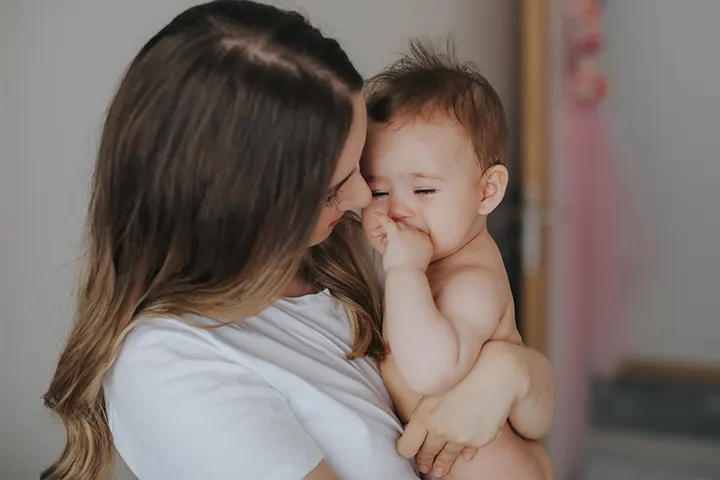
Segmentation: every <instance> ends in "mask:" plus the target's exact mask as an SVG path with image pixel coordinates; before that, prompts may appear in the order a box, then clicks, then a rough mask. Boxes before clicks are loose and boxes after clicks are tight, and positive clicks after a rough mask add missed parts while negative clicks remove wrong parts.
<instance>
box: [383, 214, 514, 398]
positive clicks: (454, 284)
mask: <svg viewBox="0 0 720 480" xmlns="http://www.w3.org/2000/svg"><path fill="white" fill-rule="evenodd" d="M378 220H379V221H380V224H381V226H382V229H383V231H384V232H385V233H384V236H385V237H384V240H383V244H384V245H385V251H384V252H383V267H384V269H385V322H384V323H385V325H384V331H385V334H386V337H387V338H386V340H387V341H388V343H389V344H390V348H391V350H392V353H393V357H394V359H395V362H396V364H397V368H398V371H399V373H400V375H401V376H402V377H403V379H404V380H405V382H406V383H407V385H408V387H410V388H411V389H412V390H414V391H416V392H418V393H420V394H422V395H432V394H436V393H439V392H442V391H444V390H446V389H447V388H449V387H451V386H453V385H455V384H456V383H457V382H458V381H459V380H460V379H461V378H463V377H464V376H465V374H466V373H467V372H468V371H469V370H470V368H471V367H472V365H473V364H474V363H475V360H476V359H477V357H478V354H479V352H480V349H481V347H482V345H483V344H484V343H485V342H486V341H487V340H489V339H490V338H491V336H492V334H493V332H495V330H496V328H497V326H498V323H499V321H500V318H501V317H502V314H503V313H504V312H505V310H506V308H507V305H508V304H509V303H508V302H510V301H511V298H510V297H509V295H508V294H507V293H503V289H502V288H500V286H501V284H500V282H499V281H498V279H496V278H495V277H494V276H493V275H492V274H491V272H489V271H487V270H485V269H482V268H476V267H467V268H465V269H463V270H460V271H458V272H456V273H455V274H454V275H453V277H452V278H449V279H447V280H446V281H445V282H444V285H443V286H442V288H441V289H440V290H439V291H438V292H436V295H435V297H433V292H432V290H431V288H430V285H429V282H428V278H427V274H426V270H427V267H428V265H429V263H430V259H431V256H432V242H431V241H430V238H429V237H428V236H427V235H426V234H424V233H423V232H420V231H418V230H415V229H412V228H409V227H407V226H405V225H403V224H402V223H398V224H396V223H395V222H393V221H392V220H390V219H389V218H388V217H386V216H384V215H383V216H380V217H378ZM436 299H437V300H438V302H437V304H436Z"/></svg>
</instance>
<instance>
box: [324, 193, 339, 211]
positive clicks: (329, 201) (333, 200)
mask: <svg viewBox="0 0 720 480" xmlns="http://www.w3.org/2000/svg"><path fill="white" fill-rule="evenodd" d="M338 203H340V192H339V191H338V192H335V193H333V194H331V195H328V197H327V198H326V199H325V205H326V206H328V207H331V206H332V207H334V206H337V204H338Z"/></svg>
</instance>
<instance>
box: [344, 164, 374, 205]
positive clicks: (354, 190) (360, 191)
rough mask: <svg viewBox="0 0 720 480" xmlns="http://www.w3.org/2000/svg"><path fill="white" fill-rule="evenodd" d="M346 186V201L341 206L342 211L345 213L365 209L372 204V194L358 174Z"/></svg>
mask: <svg viewBox="0 0 720 480" xmlns="http://www.w3.org/2000/svg"><path fill="white" fill-rule="evenodd" d="M348 184H349V185H346V186H347V187H348V188H347V190H346V191H347V196H346V200H345V201H344V202H343V204H342V205H341V208H342V210H343V211H346V212H347V211H350V210H355V209H357V208H360V209H362V208H367V206H368V205H370V202H372V193H371V192H370V187H368V184H367V183H365V180H364V179H363V178H362V176H360V174H359V172H358V173H356V174H355V175H353V176H352V178H350V180H348Z"/></svg>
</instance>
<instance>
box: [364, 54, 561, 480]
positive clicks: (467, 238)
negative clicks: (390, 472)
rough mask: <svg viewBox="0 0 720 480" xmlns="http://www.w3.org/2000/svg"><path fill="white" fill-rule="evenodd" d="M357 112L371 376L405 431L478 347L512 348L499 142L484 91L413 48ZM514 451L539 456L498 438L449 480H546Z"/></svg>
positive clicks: (444, 61)
mask: <svg viewBox="0 0 720 480" xmlns="http://www.w3.org/2000/svg"><path fill="white" fill-rule="evenodd" d="M367 100H368V116H369V120H370V125H369V127H368V141H367V146H366V150H365V152H364V154H363V159H362V162H361V171H362V174H363V176H364V177H365V179H366V181H367V182H368V185H369V186H370V189H371V191H372V196H373V200H372V204H371V205H370V206H369V207H368V208H367V209H365V210H364V211H363V227H364V229H365V232H366V235H367V236H368V238H369V241H370V243H371V245H372V246H373V248H375V249H376V250H377V251H378V252H380V253H381V254H382V259H383V267H384V270H385V309H386V311H385V320H384V327H383V329H384V331H383V335H384V337H385V340H386V341H387V342H388V344H389V346H390V350H391V353H390V355H388V357H387V359H386V360H385V361H384V362H383V364H382V365H381V372H382V375H383V378H384V380H385V382H386V384H387V386H388V389H389V391H390V394H391V396H392V398H393V401H394V403H395V405H396V407H397V413H398V416H399V417H400V419H401V421H402V422H403V423H407V422H408V421H409V419H410V416H411V414H412V412H413V410H414V409H415V407H416V406H417V404H418V402H419V401H420V399H421V397H422V396H423V395H433V394H437V393H441V392H443V391H445V390H447V389H449V388H450V387H452V386H454V385H455V384H456V383H458V381H460V380H461V379H462V378H463V377H464V376H465V374H467V372H468V371H469V370H470V369H471V368H472V367H473V365H474V364H475V361H476V360H477V358H478V355H479V353H480V349H481V348H482V346H483V344H484V343H485V342H487V341H488V340H503V341H508V342H515V343H520V342H521V338H520V334H519V333H518V330H517V328H516V325H515V310H514V304H513V297H512V293H511V291H510V285H509V282H508V277H507V274H506V272H505V267H504V265H503V260H502V257H501V255H500V251H499V249H498V247H497V245H496V244H495V242H494V241H493V239H492V238H491V237H490V235H489V233H488V231H487V216H488V215H489V214H490V213H491V212H492V211H493V210H495V208H497V206H498V205H499V204H500V202H501V201H502V199H503V196H504V194H505V190H506V188H507V184H508V171H507V169H506V168H505V166H503V165H502V163H501V161H502V159H503V158H504V157H505V155H506V152H507V143H508V133H507V125H506V120H505V113H504V110H503V107H502V104H501V102H500V99H499V97H498V95H497V93H496V92H495V90H494V89H493V88H492V86H491V85H490V84H489V83H488V81H487V80H486V79H485V78H484V77H482V76H481V75H480V74H479V73H477V72H475V71H474V70H473V69H472V66H471V65H467V64H461V63H458V62H457V61H455V60H454V59H453V57H452V55H437V54H434V53H432V52H431V51H430V50H429V49H427V48H426V47H424V46H422V45H421V44H419V43H416V44H414V45H413V48H412V50H411V52H410V53H409V54H408V55H406V56H405V57H403V58H402V59H401V60H400V61H399V62H397V63H395V64H394V65H392V66H390V67H389V68H388V69H386V70H385V71H383V72H382V73H380V74H379V75H378V76H376V77H375V78H373V79H372V80H370V82H369V83H368V87H367ZM510 422H511V423H513V418H512V415H511V416H510ZM504 428H509V427H507V426H506V427H504ZM502 442H506V443H505V444H503V443H502ZM507 442H510V443H507ZM513 442H514V443H513ZM495 444H497V445H495ZM522 444H527V445H532V447H530V446H528V447H527V448H540V447H539V446H538V445H536V444H530V443H529V442H523V441H522V440H521V439H520V438H519V437H518V436H517V435H515V434H514V432H511V433H509V434H508V435H502V436H500V437H499V439H498V440H496V441H495V442H493V443H492V444H491V446H494V447H493V449H492V450H493V451H494V452H493V453H491V451H490V450H489V449H490V447H487V448H485V449H481V450H480V451H479V453H478V455H476V457H475V458H474V459H473V460H472V461H470V462H467V461H463V460H458V462H457V463H456V464H455V467H454V468H453V472H452V475H453V478H462V479H468V480H469V479H473V480H477V479H485V478H487V479H495V480H503V479H506V478H507V479H526V478H527V479H531V478H532V479H536V478H550V477H551V473H547V472H542V471H541V470H542V469H538V468H536V467H535V466H534V465H527V464H523V462H522V461H521V460H518V461H514V460H513V457H514V458H515V459H518V458H520V457H521V456H518V455H517V454H518V452H521V451H522V449H523V448H525V447H523V446H522ZM519 445H520V446H519ZM535 453H536V452H535ZM493 455H494V456H493ZM502 456H504V457H505V458H500V457H502ZM525 463H527V462H525ZM493 466H494V467H495V468H492V467H493ZM423 473H427V472H423ZM436 473H439V474H440V476H442V474H444V473H445V472H436Z"/></svg>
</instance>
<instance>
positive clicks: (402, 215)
mask: <svg viewBox="0 0 720 480" xmlns="http://www.w3.org/2000/svg"><path fill="white" fill-rule="evenodd" d="M388 216H389V217H390V218H392V219H393V220H395V221H398V220H404V219H406V218H410V217H412V211H411V210H410V209H409V208H407V206H406V205H405V204H404V203H403V202H400V201H397V200H392V201H391V202H390V208H389V210H388Z"/></svg>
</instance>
